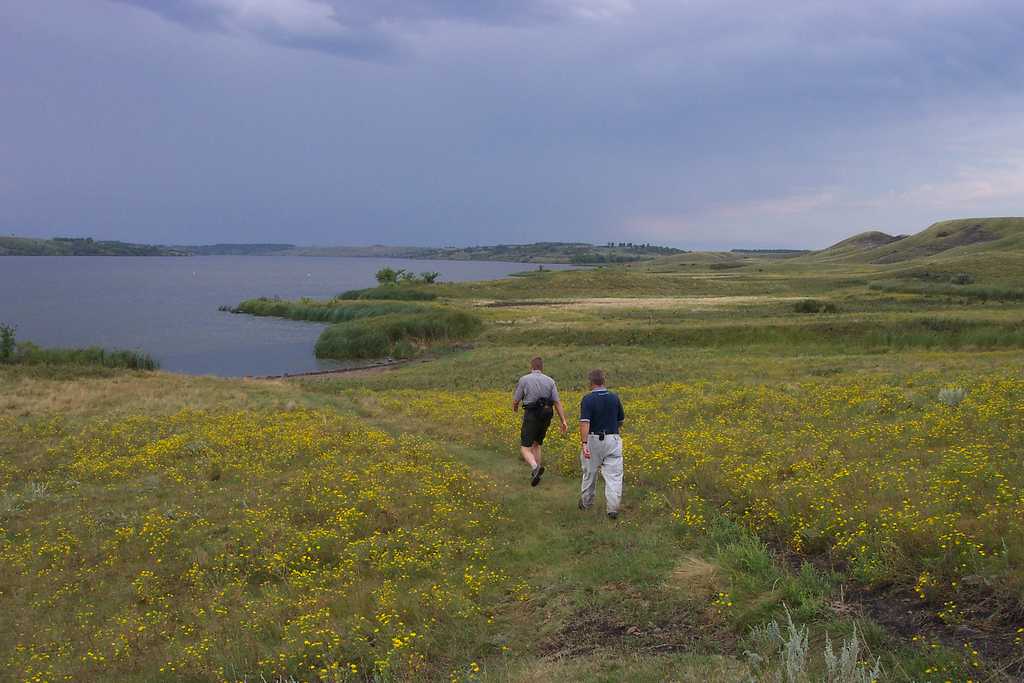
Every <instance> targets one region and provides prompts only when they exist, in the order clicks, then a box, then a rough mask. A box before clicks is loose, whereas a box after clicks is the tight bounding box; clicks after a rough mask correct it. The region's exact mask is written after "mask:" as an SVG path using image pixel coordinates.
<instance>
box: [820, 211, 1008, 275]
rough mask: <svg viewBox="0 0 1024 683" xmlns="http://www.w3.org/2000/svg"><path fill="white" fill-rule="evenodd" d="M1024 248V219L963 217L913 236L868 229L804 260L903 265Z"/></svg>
mask: <svg viewBox="0 0 1024 683" xmlns="http://www.w3.org/2000/svg"><path fill="white" fill-rule="evenodd" d="M1022 247H1024V218H963V219H959V220H951V221H942V222H939V223H935V224H933V225H931V226H930V227H928V228H927V229H926V230H923V231H921V232H919V233H917V234H916V235H911V236H910V237H893V236H892V235H886V234H885V233H882V232H865V233H861V234H859V235H855V236H853V237H851V238H849V239H846V240H843V241H842V242H839V243H837V244H834V245H832V246H831V247H829V248H827V249H823V250H821V251H817V252H814V253H812V254H809V255H807V256H805V257H802V258H803V259H805V260H812V261H832V262H844V263H873V264H879V265H887V264H903V263H909V262H911V261H917V260H921V259H928V258H941V259H955V258H959V257H966V256H970V255H974V254H978V253H980V252H990V251H991V252H1001V253H1005V252H1006V251H1007V250H1015V249H1020V248H1022Z"/></svg>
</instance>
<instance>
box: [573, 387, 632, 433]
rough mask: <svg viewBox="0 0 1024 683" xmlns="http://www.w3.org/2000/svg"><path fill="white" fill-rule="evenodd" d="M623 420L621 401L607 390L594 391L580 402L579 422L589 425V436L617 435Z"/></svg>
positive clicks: (624, 416)
mask: <svg viewBox="0 0 1024 683" xmlns="http://www.w3.org/2000/svg"><path fill="white" fill-rule="evenodd" d="M625 419H626V414H625V413H624V412H623V411H622V401H620V400H619V397H618V396H616V395H615V394H613V393H612V392H610V391H608V390H607V389H594V390H593V391H591V392H590V393H589V394H587V395H586V396H584V397H583V401H582V402H580V422H589V423H590V433H591V434H601V433H602V432H603V433H605V434H618V433H619V424H620V423H621V422H622V421H623V420H625Z"/></svg>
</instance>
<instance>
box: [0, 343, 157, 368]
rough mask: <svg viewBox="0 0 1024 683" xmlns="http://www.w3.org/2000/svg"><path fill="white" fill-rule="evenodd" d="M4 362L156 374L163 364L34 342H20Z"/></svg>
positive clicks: (127, 353) (135, 355)
mask: <svg viewBox="0 0 1024 683" xmlns="http://www.w3.org/2000/svg"><path fill="white" fill-rule="evenodd" d="M4 362H8V363H16V364H19V365H45V366H95V367H102V368H125V369H128V370H156V369H158V368H159V367H160V364H159V363H158V362H157V361H156V360H154V359H153V358H152V357H151V356H150V355H149V354H147V353H144V352H142V351H131V350H113V351H108V350H107V349H103V348H100V347H95V346H94V347H88V348H83V349H62V348H42V347H40V346H36V345H35V344H32V343H31V342H18V344H17V346H16V347H15V350H14V353H13V354H12V355H11V356H10V358H9V359H8V360H6V361H4Z"/></svg>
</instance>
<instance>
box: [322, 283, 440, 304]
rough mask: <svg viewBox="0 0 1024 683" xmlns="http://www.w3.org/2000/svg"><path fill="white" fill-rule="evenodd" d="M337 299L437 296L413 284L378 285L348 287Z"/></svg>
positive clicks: (409, 298) (388, 298) (427, 298)
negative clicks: (357, 287) (362, 287)
mask: <svg viewBox="0 0 1024 683" xmlns="http://www.w3.org/2000/svg"><path fill="white" fill-rule="evenodd" d="M338 298H339V299H343V300H345V301H353V300H357V299H364V300H376V301H433V300H434V299H436V298H437V294H436V293H435V292H428V291H426V290H424V289H422V288H420V287H417V286H415V285H408V284H399V285H382V286H380V287H367V288H366V289H350V290H348V291H347V292H342V293H341V294H339V295H338Z"/></svg>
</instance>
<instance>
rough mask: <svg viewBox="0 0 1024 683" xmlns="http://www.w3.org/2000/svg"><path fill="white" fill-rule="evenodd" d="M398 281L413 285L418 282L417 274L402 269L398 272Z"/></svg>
mask: <svg viewBox="0 0 1024 683" xmlns="http://www.w3.org/2000/svg"><path fill="white" fill-rule="evenodd" d="M398 281H399V282H405V283H412V282H415V281H416V274H415V273H413V272H412V271H410V270H406V269H405V268H402V269H401V270H399V271H398Z"/></svg>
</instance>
